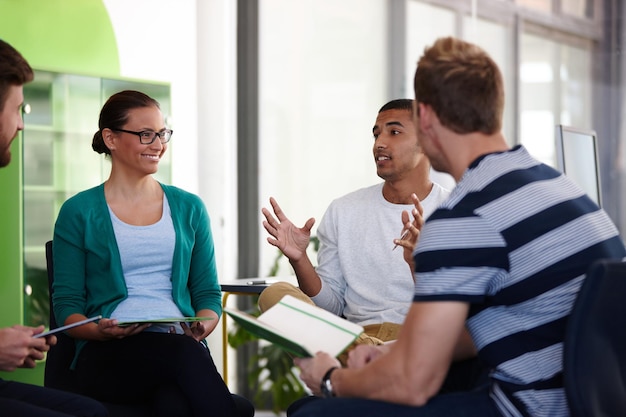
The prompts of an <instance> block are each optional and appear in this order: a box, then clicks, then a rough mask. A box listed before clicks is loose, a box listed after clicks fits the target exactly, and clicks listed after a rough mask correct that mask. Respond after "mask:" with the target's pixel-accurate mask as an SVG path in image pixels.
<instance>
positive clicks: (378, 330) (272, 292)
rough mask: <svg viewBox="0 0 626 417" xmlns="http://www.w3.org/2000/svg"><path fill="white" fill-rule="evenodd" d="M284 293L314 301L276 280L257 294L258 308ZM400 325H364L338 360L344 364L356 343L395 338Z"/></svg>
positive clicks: (364, 343)
mask: <svg viewBox="0 0 626 417" xmlns="http://www.w3.org/2000/svg"><path fill="white" fill-rule="evenodd" d="M285 295H291V296H293V297H295V298H297V299H299V300H302V301H304V302H306V303H309V304H311V305H315V303H314V302H313V301H312V300H311V298H309V296H308V295H306V294H305V293H304V292H302V290H300V288H298V287H295V286H293V285H291V284H289V283H287V282H277V283H275V284H272V285H270V286H269V287H267V288H266V289H265V290H263V292H262V293H261V295H259V309H260V310H261V312H263V311H266V310H267V309H268V308H270V307H271V306H273V305H274V304H276V303H278V302H279V301H280V299H281V298H283V297H284V296H285ZM399 331H400V325H399V324H397V323H388V322H385V323H381V324H370V325H367V326H364V329H363V333H361V335H360V336H359V337H358V338H357V339H356V340H355V341H354V343H353V344H352V345H350V346H348V348H347V349H346V350H345V352H344V353H342V354H341V355H339V357H338V359H339V361H340V362H341V363H342V364H343V365H344V366H345V364H346V361H347V359H348V352H349V351H350V350H352V349H353V348H354V347H355V346H357V345H374V346H376V345H382V344H383V343H385V342H389V341H391V340H396V339H397V337H398V332H399Z"/></svg>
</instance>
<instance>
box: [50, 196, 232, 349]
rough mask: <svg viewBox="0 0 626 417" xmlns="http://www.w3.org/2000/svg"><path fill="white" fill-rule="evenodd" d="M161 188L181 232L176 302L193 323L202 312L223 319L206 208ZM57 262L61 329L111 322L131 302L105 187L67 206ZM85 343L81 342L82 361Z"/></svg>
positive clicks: (57, 235) (57, 231)
mask: <svg viewBox="0 0 626 417" xmlns="http://www.w3.org/2000/svg"><path fill="white" fill-rule="evenodd" d="M161 187H162V188H163V191H164V192H165V195H166V196H167V200H168V203H169V205H170V210H171V215H172V221H173V223H174V230H175V232H176V244H175V248H174V256H173V259H172V298H173V300H174V302H175V303H176V305H177V306H178V308H180V310H181V312H182V313H183V314H184V315H185V316H187V317H192V316H195V315H196V312H197V311H199V310H202V309H210V310H213V311H214V312H215V313H217V315H218V316H220V315H221V314H222V303H221V297H222V293H221V290H220V285H219V282H218V279H217V268H216V265H215V250H214V245H213V236H212V233H211V226H210V222H209V215H208V213H207V210H206V207H205V206H204V203H203V202H202V200H201V199H200V198H199V197H198V196H196V195H194V194H191V193H189V192H186V191H184V190H181V189H180V188H177V187H173V186H168V185H164V184H161ZM146 244H158V242H147V243H146ZM53 256H54V258H53V259H54V283H53V304H54V314H55V317H56V319H57V323H59V325H63V324H65V320H66V319H67V318H68V317H69V316H70V315H71V314H75V313H78V314H83V315H85V316H87V317H91V316H95V315H98V314H101V315H102V317H110V315H111V313H112V312H113V310H114V309H115V307H116V306H117V305H118V304H119V303H120V302H121V301H122V300H124V299H125V298H126V297H127V296H128V291H127V288H126V282H125V280H124V274H123V272H122V263H121V260H120V255H119V251H118V247H117V243H116V240H115V234H114V232H113V224H112V223H111V216H110V214H109V210H108V206H107V204H106V200H105V197H104V184H101V185H99V186H96V187H94V188H91V189H89V190H86V191H83V192H81V193H79V194H77V195H75V196H74V197H72V198H70V199H68V200H67V201H66V202H65V203H64V204H63V206H62V207H61V210H60V212H59V216H58V217H57V220H56V224H55V227H54V239H53ZM85 343H86V342H85V341H80V340H78V341H77V346H76V347H77V352H76V353H77V356H78V353H79V351H80V349H81V348H82V346H83V345H84V344H85Z"/></svg>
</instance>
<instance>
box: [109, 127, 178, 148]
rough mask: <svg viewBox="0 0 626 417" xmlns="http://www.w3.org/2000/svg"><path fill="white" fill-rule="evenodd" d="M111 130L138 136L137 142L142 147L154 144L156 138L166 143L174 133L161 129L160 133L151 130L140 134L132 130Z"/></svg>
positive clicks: (170, 130)
mask: <svg viewBox="0 0 626 417" xmlns="http://www.w3.org/2000/svg"><path fill="white" fill-rule="evenodd" d="M111 130H113V131H114V132H124V133H131V134H133V135H137V136H139V142H141V144H142V145H150V144H152V142H154V141H155V140H156V138H157V137H158V138H159V140H160V141H161V143H167V142H169V141H170V139H171V138H172V133H174V131H173V130H172V129H163V130H161V131H160V132H153V131H152V130H142V131H141V132H134V131H132V130H126V129H111Z"/></svg>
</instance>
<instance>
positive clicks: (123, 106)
mask: <svg viewBox="0 0 626 417" xmlns="http://www.w3.org/2000/svg"><path fill="white" fill-rule="evenodd" d="M142 107H156V108H157V109H159V108H160V106H159V102H158V101H156V100H155V99H153V98H152V97H150V96H148V95H146V94H144V93H142V92H140V91H135V90H124V91H120V92H119V93H115V94H113V95H112V96H111V97H109V99H108V100H107V101H106V103H104V106H102V110H100V119H99V120H98V128H99V129H98V131H97V132H96V133H95V134H94V135H93V140H92V142H91V147H92V149H93V150H94V151H96V152H98V153H104V154H107V155H111V151H110V150H109V148H108V147H107V146H106V145H105V144H104V139H103V138H102V130H103V129H107V128H108V129H112V130H114V129H120V128H122V127H123V126H124V125H125V124H126V122H127V121H128V112H129V111H130V110H132V109H138V108H142Z"/></svg>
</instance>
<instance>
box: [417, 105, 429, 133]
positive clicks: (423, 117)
mask: <svg viewBox="0 0 626 417" xmlns="http://www.w3.org/2000/svg"><path fill="white" fill-rule="evenodd" d="M416 110H417V122H418V123H419V125H418V128H419V129H421V130H422V131H425V132H426V131H428V129H430V128H432V122H433V120H432V111H433V108H432V107H430V106H429V105H428V104H424V103H419V102H418V103H417V109H416Z"/></svg>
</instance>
